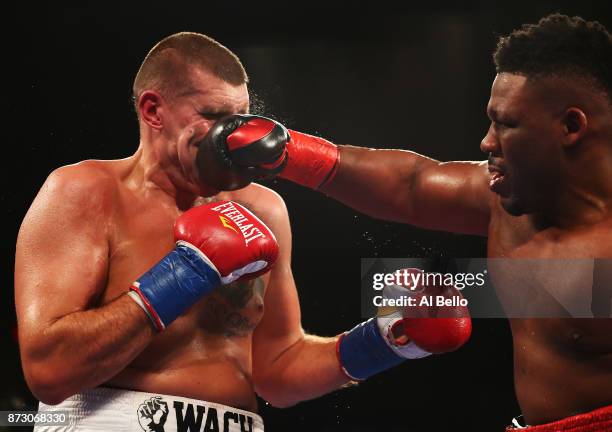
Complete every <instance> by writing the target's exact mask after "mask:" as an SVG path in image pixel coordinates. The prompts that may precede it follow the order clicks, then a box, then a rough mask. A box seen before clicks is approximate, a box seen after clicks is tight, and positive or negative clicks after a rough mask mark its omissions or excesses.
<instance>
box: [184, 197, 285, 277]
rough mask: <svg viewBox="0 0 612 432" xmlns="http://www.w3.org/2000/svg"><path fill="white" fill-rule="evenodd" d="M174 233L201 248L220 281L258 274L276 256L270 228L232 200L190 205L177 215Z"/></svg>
mask: <svg viewBox="0 0 612 432" xmlns="http://www.w3.org/2000/svg"><path fill="white" fill-rule="evenodd" d="M174 236H175V238H176V240H177V243H187V244H189V245H192V246H194V247H196V248H197V249H199V250H200V251H202V252H203V253H204V255H205V256H206V258H207V259H208V260H209V261H210V262H211V263H212V264H213V265H214V266H215V268H216V269H217V270H218V272H219V275H220V276H221V282H222V283H223V284H228V283H230V282H233V281H235V280H238V279H251V278H254V277H256V276H259V275H260V274H263V273H265V272H267V271H268V270H269V269H270V267H271V266H272V264H274V262H275V261H276V258H277V257H278V244H277V243H276V238H275V237H274V234H273V233H272V231H270V229H269V228H268V227H267V226H266V225H265V224H264V223H263V222H262V221H261V220H259V218H258V217H257V216H255V215H254V214H253V213H251V212H250V211H249V210H247V209H246V208H245V207H243V206H241V205H240V204H238V203H235V202H233V201H219V202H214V203H210V204H206V205H201V206H198V207H194V208H192V209H190V210H189V211H187V212H185V213H184V214H183V215H182V216H181V217H179V218H178V219H177V221H176V223H175V225H174ZM231 244H235V246H233V247H232V246H231Z"/></svg>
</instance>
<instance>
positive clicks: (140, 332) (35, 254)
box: [15, 166, 154, 404]
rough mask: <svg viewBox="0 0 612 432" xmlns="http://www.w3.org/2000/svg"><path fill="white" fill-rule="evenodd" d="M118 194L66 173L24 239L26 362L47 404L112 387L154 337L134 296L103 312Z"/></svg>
mask: <svg viewBox="0 0 612 432" xmlns="http://www.w3.org/2000/svg"><path fill="white" fill-rule="evenodd" d="M112 190H113V189H112V185H109V179H107V178H105V175H104V174H100V173H97V172H96V171H95V170H94V171H92V170H91V169H87V168H86V167H83V166H72V167H66V168H61V169H59V170H57V171H56V172H54V173H53V174H51V176H50V177H49V178H48V179H47V181H46V182H45V184H44V185H43V187H42V189H41V191H40V192H39V194H38V196H37V197H36V199H35V200H34V203H33V204H32V206H31V207H30V210H29V211H28V213H27V215H26V217H25V219H24V221H23V224H22V226H21V229H20V232H19V237H18V240H17V253H16V263H15V300H16V307H17V318H18V324H19V342H20V350H21V359H22V364H23V369H24V373H25V376H26V380H27V382H28V384H29V386H30V388H31V390H32V391H33V393H34V394H35V395H36V396H37V397H38V398H39V399H41V400H42V401H43V402H47V403H52V404H53V403H59V402H61V401H62V400H63V399H65V398H67V397H69V396H70V395H72V394H74V393H77V392H79V391H81V390H84V389H86V388H91V387H95V386H97V385H99V384H101V383H103V382H105V381H107V380H108V379H110V378H111V377H112V376H114V375H115V374H117V373H118V372H119V371H121V370H122V369H123V368H124V367H125V366H126V365H127V364H128V363H130V362H131V361H132V360H133V359H134V358H135V357H136V356H137V355H138V354H139V353H140V352H141V351H142V350H143V349H144V348H145V347H146V346H147V345H148V343H149V342H150V341H151V339H152V337H153V333H154V331H153V330H152V327H151V325H150V323H149V319H148V318H147V316H146V315H145V314H144V313H143V311H142V310H141V309H140V308H139V306H138V305H136V303H135V302H134V301H133V300H132V299H129V298H127V296H125V295H123V296H121V297H119V298H117V299H115V300H113V301H111V302H110V303H108V304H106V305H104V306H101V307H97V306H96V304H97V301H98V299H99V297H100V295H101V294H102V292H103V290H104V289H105V284H106V279H107V273H108V265H109V258H108V255H109V249H108V234H109V229H110V226H109V225H110V223H111V219H110V213H111V211H112V200H113V197H112ZM126 290H127V287H126Z"/></svg>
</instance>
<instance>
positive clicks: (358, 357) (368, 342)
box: [338, 318, 406, 381]
mask: <svg viewBox="0 0 612 432" xmlns="http://www.w3.org/2000/svg"><path fill="white" fill-rule="evenodd" d="M338 357H339V360H340V364H341V366H342V369H343V370H344V372H345V373H346V374H347V375H348V376H349V377H350V378H352V379H354V380H357V381H362V380H365V379H367V378H369V377H371V376H372V375H375V374H377V373H379V372H382V371H384V370H386V369H389V368H391V367H393V366H396V365H398V364H400V363H402V362H403V361H404V360H406V359H405V358H403V357H400V356H398V355H397V354H395V353H394V352H393V350H392V349H391V348H390V347H389V345H387V343H386V342H385V340H384V339H383V337H382V335H381V334H380V330H379V329H378V325H377V324H376V318H370V319H369V320H367V321H366V322H363V323H361V324H359V325H357V326H356V327H355V328H353V329H352V330H350V331H348V332H347V333H345V334H344V335H343V336H342V338H341V339H340V342H339V344H338Z"/></svg>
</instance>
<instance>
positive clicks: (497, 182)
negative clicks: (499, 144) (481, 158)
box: [489, 165, 506, 194]
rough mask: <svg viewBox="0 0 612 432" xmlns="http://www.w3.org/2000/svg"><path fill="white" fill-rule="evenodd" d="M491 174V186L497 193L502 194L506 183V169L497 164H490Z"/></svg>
mask: <svg viewBox="0 0 612 432" xmlns="http://www.w3.org/2000/svg"><path fill="white" fill-rule="evenodd" d="M489 175H490V177H489V188H490V189H491V190H492V191H493V192H495V193H497V194H502V192H503V190H504V186H505V184H506V182H505V180H506V175H505V173H504V171H503V170H502V169H501V168H499V167H497V166H494V165H489Z"/></svg>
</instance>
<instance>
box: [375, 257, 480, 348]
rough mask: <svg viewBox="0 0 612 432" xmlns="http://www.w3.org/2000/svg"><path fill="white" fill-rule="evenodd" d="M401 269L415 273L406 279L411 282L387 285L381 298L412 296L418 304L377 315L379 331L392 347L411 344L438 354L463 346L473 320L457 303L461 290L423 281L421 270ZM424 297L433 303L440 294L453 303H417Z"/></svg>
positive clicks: (464, 308) (423, 274)
mask: <svg viewBox="0 0 612 432" xmlns="http://www.w3.org/2000/svg"><path fill="white" fill-rule="evenodd" d="M404 271H406V272H407V274H408V275H409V276H414V278H408V280H409V281H412V282H413V283H412V284H411V283H410V282H409V283H408V284H407V285H405V286H403V285H391V286H386V287H385V290H384V292H383V297H385V298H400V297H401V296H407V297H412V298H414V299H415V300H416V301H415V304H416V305H417V306H406V307H403V308H398V309H399V310H398V309H396V312H395V313H392V314H388V315H386V316H383V317H379V327H380V329H381V332H382V333H386V334H385V335H384V336H386V337H387V340H388V342H390V344H391V345H392V347H393V346H395V347H397V349H398V350H400V351H402V350H403V351H410V349H411V348H410V346H414V345H416V347H418V348H420V349H421V350H423V351H425V352H427V353H432V354H441V353H445V352H451V351H455V350H457V349H458V348H460V347H461V346H462V345H464V344H465V343H466V342H467V341H468V340H469V338H470V335H471V333H472V320H471V318H470V313H469V310H468V308H467V307H466V306H460V305H459V302H460V300H461V299H463V296H462V295H461V292H460V291H459V290H457V289H456V288H455V287H453V286H445V285H435V284H434V285H426V284H424V279H423V278H424V276H425V275H426V273H425V272H423V271H422V270H420V269H414V268H410V269H404V270H400V272H404ZM419 275H420V276H419ZM431 275H432V274H430V276H431ZM415 280H416V281H417V282H416V283H414V281H415ZM423 297H428V298H429V300H432V301H433V302H435V301H436V299H438V298H440V297H441V298H443V299H445V300H451V303H452V304H453V305H452V306H435V303H434V304H432V305H429V306H420V304H421V299H422V298H423ZM453 299H454V301H453ZM432 301H430V303H432ZM381 324H384V326H383V325H381ZM417 351H418V350H417ZM410 355H411V356H413V355H414V353H412V352H410Z"/></svg>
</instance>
